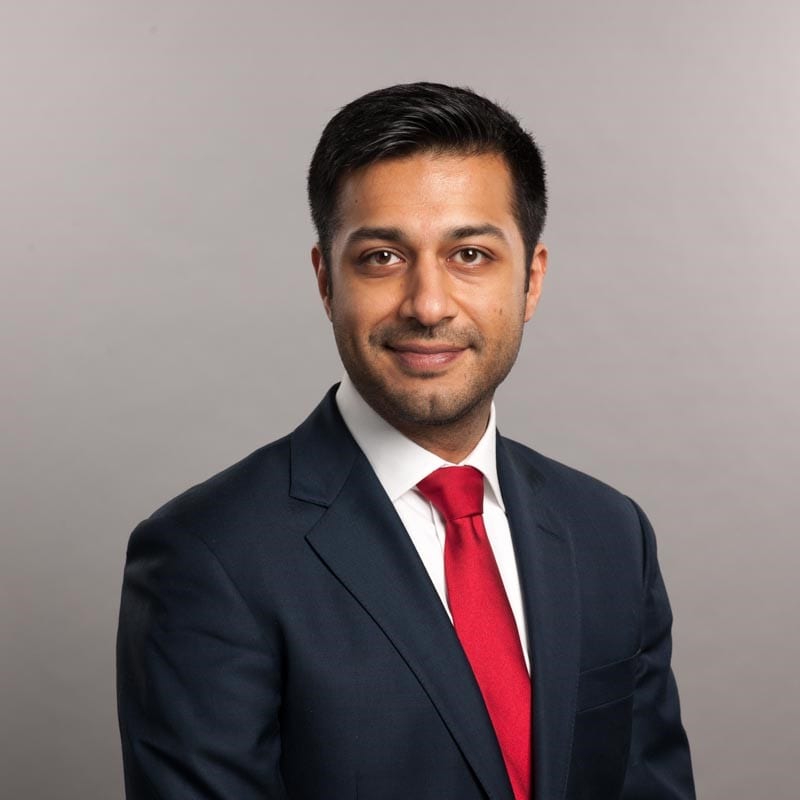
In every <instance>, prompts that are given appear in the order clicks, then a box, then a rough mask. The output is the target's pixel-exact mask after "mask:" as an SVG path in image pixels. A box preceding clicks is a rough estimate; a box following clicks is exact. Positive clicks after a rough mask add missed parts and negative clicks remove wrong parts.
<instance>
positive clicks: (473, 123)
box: [308, 82, 547, 265]
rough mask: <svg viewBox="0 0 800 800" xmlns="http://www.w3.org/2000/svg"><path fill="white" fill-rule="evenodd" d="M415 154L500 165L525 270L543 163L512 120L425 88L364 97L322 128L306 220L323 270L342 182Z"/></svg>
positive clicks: (536, 223)
mask: <svg viewBox="0 0 800 800" xmlns="http://www.w3.org/2000/svg"><path fill="white" fill-rule="evenodd" d="M420 152H435V153H448V152H455V153H463V154H465V155H482V154H486V153H492V154H496V155H500V156H502V157H503V158H504V159H505V161H506V164H507V165H508V169H509V172H510V174H511V179H512V182H513V187H514V196H513V198H512V204H513V212H514V215H515V217H516V219H517V224H518V225H519V229H520V233H521V235H522V240H523V242H524V245H525V256H526V265H530V262H531V258H532V257H533V251H534V248H535V247H536V244H537V242H538V241H539V237H540V235H541V232H542V228H543V227H544V220H545V215H546V213H547V188H546V183H545V171H544V163H543V161H542V156H541V153H540V152H539V148H538V147H537V146H536V143H535V142H534V140H533V137H532V136H531V135H530V134H529V133H528V132H527V131H525V130H523V128H522V127H521V125H520V124H519V121H518V120H517V119H516V117H514V116H513V115H512V114H510V113H509V112H508V111H506V110H505V109H503V108H501V107H500V106H498V105H497V104H496V103H493V102H491V101H490V100H487V99H486V98H485V97H481V96H480V95H479V94H476V93H475V92H473V91H472V90H471V89H467V88H462V87H454V86H445V85H444V84H441V83H424V82H423V83H405V84H399V85H397V86H390V87H388V88H386V89H378V90H377V91H374V92H369V93H368V94H365V95H363V96H362V97H359V98H358V99H356V100H353V101H352V102H351V103H348V104H347V105H346V106H344V107H343V108H342V109H340V110H339V112H338V113H337V114H336V115H335V116H334V117H333V118H332V119H331V120H330V122H328V124H327V125H326V126H325V130H323V132H322V136H321V137H320V140H319V144H318V145H317V149H316V150H315V151H314V156H313V158H312V159H311V167H310V168H309V171H308V199H309V203H310V205H311V217H312V219H313V221H314V225H315V227H316V229H317V236H318V238H319V247H320V250H321V251H322V257H323V258H324V260H325V262H326V263H327V264H329V265H330V255H331V243H332V241H333V237H334V235H335V234H336V229H337V226H338V219H337V204H338V199H339V190H340V188H341V182H342V179H343V178H345V177H346V176H347V175H349V174H350V173H351V172H353V171H354V170H356V169H358V168H359V167H364V166H367V165H368V164H373V163H375V162H376V161H382V160H383V159H388V158H400V157H403V156H409V155H412V154H414V153H420Z"/></svg>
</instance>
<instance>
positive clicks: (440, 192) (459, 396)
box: [312, 154, 547, 438]
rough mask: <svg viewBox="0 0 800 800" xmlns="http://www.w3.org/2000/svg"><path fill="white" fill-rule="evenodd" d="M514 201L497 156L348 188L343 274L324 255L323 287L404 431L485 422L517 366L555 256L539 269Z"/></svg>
mask: <svg viewBox="0 0 800 800" xmlns="http://www.w3.org/2000/svg"><path fill="white" fill-rule="evenodd" d="M511 198H512V184H511V177H510V175H509V172H508V168H507V167H506V164H505V161H504V160H503V159H502V158H501V157H499V156H496V155H474V156H462V155H455V154H446V155H434V154H417V155H413V156H409V157H406V158H398V159H391V160H386V161H380V162H378V163H376V164H373V165H371V166H368V167H365V168H363V169H361V170H358V171H356V172H355V173H353V174H352V175H350V176H349V177H348V178H347V179H346V180H345V181H344V182H343V184H342V187H341V190H340V196H339V203H338V211H339V227H338V230H337V232H336V235H335V237H334V239H333V242H332V246H331V264H325V263H324V262H323V259H322V256H321V253H320V251H319V249H318V248H315V249H314V251H313V253H312V260H313V262H314V267H315V270H316V272H317V280H318V284H319V290H320V294H321V296H322V299H323V302H324V305H325V309H326V311H327V313H328V316H329V317H330V319H331V322H332V323H333V332H334V336H335V338H336V344H337V347H338V349H339V354H340V356H341V358H342V362H343V363H344V366H345V369H346V370H347V372H348V374H349V375H350V378H351V379H352V381H353V383H354V385H355V386H356V388H357V389H358V390H359V392H360V393H361V395H362V396H363V397H364V399H365V400H366V401H367V402H368V403H369V404H370V405H371V406H372V407H373V408H374V409H375V410H376V411H377V412H378V413H379V414H381V416H383V417H384V418H385V419H386V420H387V421H388V422H389V423H391V424H392V425H394V426H395V427H396V428H398V429H399V430H401V431H403V432H406V433H408V432H409V431H413V430H414V429H418V428H419V427H420V426H446V425H449V424H453V423H457V422H459V421H462V420H463V419H464V418H465V417H468V416H469V415H474V416H475V417H476V419H477V418H480V417H481V415H483V416H482V419H483V425H484V426H485V423H486V419H487V415H488V410H489V405H490V403H491V399H492V396H493V394H494V390H495V389H496V387H497V386H498V384H499V383H500V382H501V381H502V380H503V379H504V378H505V376H506V375H507V374H508V371H509V370H510V369H511V366H512V364H513V363H514V360H515V359H516V356H517V352H518V350H519V345H520V341H521V338H522V328H523V325H524V323H525V322H527V321H528V320H529V319H530V318H531V316H532V315H533V312H534V309H535V307H536V302H537V300H538V298H539V293H540V291H541V284H542V278H543V276H544V273H545V270H546V267H547V251H546V250H545V249H544V248H543V247H542V246H541V245H539V246H537V248H536V251H535V254H534V256H533V259H532V263H531V264H526V263H525V255H524V252H525V248H524V245H523V241H522V237H521V235H520V232H519V229H518V226H517V222H516V219H515V217H514V214H513V212H512V206H511ZM528 271H530V282H529V285H528V288H527V290H526V288H525V284H526V273H527V272H528ZM412 438H413V437H412Z"/></svg>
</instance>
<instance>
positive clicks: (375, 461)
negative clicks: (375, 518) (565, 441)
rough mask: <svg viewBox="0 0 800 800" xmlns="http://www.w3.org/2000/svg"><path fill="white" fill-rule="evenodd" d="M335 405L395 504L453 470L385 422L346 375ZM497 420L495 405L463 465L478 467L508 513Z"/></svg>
mask: <svg viewBox="0 0 800 800" xmlns="http://www.w3.org/2000/svg"><path fill="white" fill-rule="evenodd" d="M336 404H337V405H338V407H339V412H340V413H341V415H342V418H343V419H344V422H345V425H347V427H348V429H349V430H350V433H351V434H352V435H353V438H354V439H355V440H356V443H357V444H358V446H359V447H360V448H361V450H362V451H363V452H364V455H365V456H366V457H367V461H369V463H370V465H371V466H372V469H373V470H375V474H376V475H377V476H378V480H379V481H380V482H381V485H382V486H383V488H384V490H385V491H386V494H388V495H389V499H390V500H391V501H392V502H393V503H394V502H396V501H397V500H398V499H399V498H400V497H402V496H403V495H404V494H405V493H406V492H408V491H410V490H411V489H413V488H415V487H416V485H417V484H418V483H419V482H420V481H421V480H422V479H423V478H425V477H426V476H428V475H430V474H431V472H433V471H434V470H436V469H438V468H439V467H445V466H450V467H452V466H453V464H451V463H450V462H448V461H445V460H444V459H443V458H441V456H437V455H436V454H435V453H431V452H430V451H429V450H426V449H425V448H424V447H420V446H419V445H418V444H416V442H412V441H411V439H409V438H408V437H407V436H404V435H403V434H402V433H400V431H398V430H397V428H394V427H392V426H391V425H390V424H389V423H388V422H386V420H385V419H384V418H383V417H381V416H380V414H378V413H377V412H376V411H375V410H374V409H373V408H372V406H370V405H369V404H368V403H367V402H366V400H364V398H363V397H362V396H361V395H360V394H359V393H358V391H357V389H356V387H355V386H354V385H353V382H352V381H351V380H350V378H349V377H348V376H347V375H345V376H344V378H343V379H342V382H341V384H340V385H339V388H338V389H337V390H336ZM495 418H496V414H495V407H494V403H492V406H491V411H490V414H489V424H488V425H487V426H486V431H485V432H484V434H483V436H482V437H481V438H480V441H479V442H478V444H477V445H475V449H474V450H473V451H472V452H471V453H470V454H469V455H468V456H467V457H466V458H465V459H464V460H463V461H462V462H461V465H466V466H471V467H475V468H476V469H478V470H480V471H481V472H482V473H483V475H484V477H485V478H486V483H487V485H488V487H489V489H490V490H491V492H492V494H493V495H494V499H495V500H496V502H497V504H498V505H499V506H500V508H502V509H503V510H504V511H505V505H504V504H503V496H502V495H501V493H500V481H499V480H498V478H497V451H496V440H497V429H496V423H495Z"/></svg>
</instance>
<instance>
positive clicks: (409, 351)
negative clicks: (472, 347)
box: [387, 342, 467, 372]
mask: <svg viewBox="0 0 800 800" xmlns="http://www.w3.org/2000/svg"><path fill="white" fill-rule="evenodd" d="M387 349H388V350H389V352H390V353H392V355H393V356H394V358H395V360H396V361H397V362H398V363H399V364H400V366H401V367H402V368H403V369H404V370H405V371H407V372H435V371H440V370H444V369H446V368H447V367H448V366H450V364H452V363H453V362H454V361H456V360H457V359H458V358H460V356H461V355H462V354H463V353H464V351H465V350H466V349H467V348H465V347H458V346H456V345H447V344H437V343H435V342H426V343H424V344H423V343H419V344H405V343H404V344H398V345H394V346H392V345H387Z"/></svg>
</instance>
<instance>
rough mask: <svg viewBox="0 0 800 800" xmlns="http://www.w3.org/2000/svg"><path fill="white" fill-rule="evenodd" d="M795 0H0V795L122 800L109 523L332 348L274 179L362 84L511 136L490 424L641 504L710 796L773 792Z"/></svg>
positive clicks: (299, 385)
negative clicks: (527, 217)
mask: <svg viewBox="0 0 800 800" xmlns="http://www.w3.org/2000/svg"><path fill="white" fill-rule="evenodd" d="M798 26H800V7H799V6H798V5H797V4H796V3H790V2H783V3H781V2H759V3H757V2H749V1H748V0H737V1H736V2H725V3H722V2H719V3H711V2H692V3H689V2H685V1H684V0H678V2H676V0H671V2H668V3H667V2H650V3H641V2H615V3H605V4H602V3H591V2H583V3H558V4H556V3H536V2H527V3H524V4H519V5H517V4H513V3H508V2H500V1H499V0H495V1H494V2H491V3H477V2H455V1H454V0H447V1H446V2H439V3H427V4H424V5H423V4H420V5H419V6H417V5H416V4H409V5H405V4H390V3H387V2H373V3H355V2H339V3H336V4H332V5H330V6H322V5H321V4H315V7H311V5H310V4H309V5H307V4H304V3H298V2H295V3H290V4H288V7H287V6H284V5H283V4H281V5H277V4H275V5H274V6H273V5H272V4H269V3H264V2H244V1H243V0H238V1H236V2H232V1H231V0H228V1H227V2H225V3H213V2H198V1H197V0H193V1H190V0H172V1H171V2H167V1H166V0H164V1H163V2H155V1H154V0H144V1H143V0H135V1H134V0H128V1H127V2H107V1H105V0H71V2H69V3H65V2H55V1H54V2H41V1H40V0H33V2H30V1H29V2H26V3H19V4H11V3H4V4H3V10H2V12H0V74H1V75H2V76H3V77H2V83H1V84H0V113H1V114H2V118H1V119H2V121H0V181H1V183H0V186H2V190H1V191H0V265H1V267H2V282H1V283H0V335H1V336H2V350H1V351H0V369H1V370H2V372H1V373H0V374H2V389H1V392H2V394H1V395H0V397H1V398H2V405H1V406H0V409H1V410H0V413H2V427H1V429H0V452H2V461H1V462H0V468H1V469H2V475H1V476H0V477H1V478H2V480H0V493H2V496H1V497H0V501H1V502H2V518H3V529H2V539H1V540H0V548H1V549H0V637H1V648H0V737H1V738H0V781H2V784H1V785H0V791H2V795H3V796H4V797H23V798H56V797H58V798H60V799H61V800H69V799H70V798H76V799H77V798H81V800H85V798H120V797H121V795H122V788H121V787H122V783H121V765H120V756H119V745H118V740H117V730H116V717H115V700H114V678H113V645H114V634H115V626H116V615H117V610H118V598H119V585H120V579H121V572H122V566H123V558H124V550H125V544H126V540H127V536H128V534H129V532H130V530H131V529H132V527H133V526H134V525H135V523H136V522H137V521H138V520H139V519H140V518H142V517H143V516H146V515H147V514H148V513H150V511H152V510H153V509H154V508H155V507H156V506H157V505H160V504H161V503H162V502H164V501H165V500H167V499H168V498H169V497H170V496H172V495H174V494H176V493H177V492H179V491H180V490H182V489H183V488H185V487H186V486H188V485H189V484H191V483H194V482H197V481H199V480H201V479H203V478H205V477H207V476H208V475H210V474H212V473H213V472H216V471H217V470H219V469H220V468H222V467H224V466H226V465H227V464H229V463H231V462H232V461H234V460H236V459H238V458H239V457H241V456H243V455H245V454H246V453H248V452H249V451H251V450H253V449H255V447H257V446H258V445H259V444H261V443H263V442H266V441H268V440H270V439H272V438H274V437H277V436H278V435H281V434H283V433H284V432H286V431H287V430H289V429H291V428H292V427H293V426H295V425H296V424H297V423H298V422H300V421H301V419H302V418H303V417H304V416H305V414H306V413H307V412H308V411H309V410H310V409H311V408H312V406H313V405H314V404H315V403H316V402H317V400H318V398H319V397H320V396H321V395H322V393H323V391H324V390H325V389H326V388H327V386H328V385H329V384H330V383H331V382H333V381H334V380H336V379H337V378H338V376H339V374H340V370H341V367H340V365H339V362H338V359H337V357H336V355H335V350H334V347H333V344H332V338H331V335H330V331H329V326H328V323H327V321H326V319H325V316H324V314H323V312H322V309H321V307H320V305H319V302H318V299H317V297H316V290H315V287H314V282H313V279H312V270H311V266H310V262H309V256H308V254H309V249H310V247H311V244H312V242H313V235H312V230H311V227H310V224H309V222H308V215H307V212H306V206H305V197H304V178H305V170H306V166H307V163H308V160H309V158H310V154H311V151H312V149H313V146H314V144H315V142H316V139H317V137H318V135H319V133H320V131H321V128H322V126H323V124H324V122H325V121H326V120H327V119H328V117H329V116H330V115H331V114H332V113H333V112H334V111H335V110H336V109H337V108H338V107H339V106H341V105H342V104H343V103H345V102H347V101H348V100H350V99H352V98H353V97H355V96H357V95H358V94H360V93H362V92H364V91H367V90H369V89H373V88H376V87H378V86H381V85H385V84H389V83H394V82H404V81H409V80H418V79H434V80H440V81H445V82H451V83H457V84H465V85H470V86H472V87H473V88H475V89H477V90H478V91H480V92H482V93H485V94H487V95H488V96H490V97H492V98H494V99H496V100H498V101H500V102H501V103H504V104H506V105H508V107H509V108H511V109H512V110H513V111H514V112H515V113H517V114H518V115H519V116H520V118H521V119H522V121H523V123H524V124H525V125H526V126H527V127H529V128H530V129H531V130H532V131H534V133H535V135H536V136H537V138H538V140H539V141H540V143H541V145H542V147H543V149H544V152H545V156H546V159H547V162H548V165H549V174H550V181H551V187H552V212H551V216H550V221H549V224H548V226H547V229H546V232H545V240H546V242H547V243H548V245H549V247H550V252H551V267H550V272H549V274H548V277H547V280H546V282H545V291H544V296H543V300H542V303H541V305H540V308H539V311H538V313H537V316H536V317H535V318H534V321H533V322H532V324H531V325H530V326H529V327H528V330H527V338H526V343H525V346H524V348H523V352H522V354H521V356H520V361H519V363H518V365H517V367H516V371H515V372H514V373H513V376H512V377H511V378H510V379H509V380H508V382H507V383H506V385H505V386H504V387H503V388H502V390H501V393H500V396H499V411H500V424H501V429H502V430H503V432H504V433H506V434H508V435H512V436H515V437H517V438H521V439H523V440H524V441H526V442H528V443H530V444H532V445H533V446H534V447H536V448H537V449H539V450H542V451H544V452H545V453H548V454H549V455H551V456H554V457H556V458H558V459H560V460H563V461H566V462H568V463H571V464H573V465H574V466H577V467H579V468H581V469H584V470H586V471H589V472H591V473H594V474H597V475H599V476H600V477H602V478H603V479H605V480H606V481H608V482H610V483H613V484H615V485H616V486H618V487H619V488H620V489H622V490H623V491H625V492H626V493H629V494H631V495H633V496H634V497H635V498H636V499H637V500H638V501H640V502H641V503H642V504H643V505H644V506H645V508H646V509H647V511H648V513H649V515H650V516H651V518H652V520H653V522H654V524H655V527H656V531H657V532H658V535H659V540H660V553H661V559H662V564H663V570H664V573H665V575H666V579H667V582H668V586H669V588H670V591H671V596H672V601H673V606H674V610H675V615H676V619H677V624H676V631H675V667H676V671H677V673H678V677H679V682H680V686H681V690H682V698H683V706H684V717H685V723H686V726H687V729H688V731H689V733H690V737H691V740H692V744H693V752H694V759H695V765H696V773H697V782H698V787H699V790H700V795H701V796H702V797H704V798H707V799H708V800H712V799H716V800H728V799H729V798H750V797H769V798H771V800H779V799H780V798H787V800H788V798H795V797H796V796H797V791H798V781H797V780H796V778H795V776H796V774H797V758H798V755H799V754H800V748H799V747H798V744H800V712H799V710H798V698H799V697H800V692H799V691H798V690H799V689H800V687H798V678H797V662H798V655H800V654H799V653H798V650H799V649H800V648H799V647H798V635H797V629H796V625H797V619H796V618H797V614H796V612H797V610H798V602H797V592H796V589H795V578H796V574H797V566H796V565H797V561H798V545H797V536H796V534H797V518H798V511H799V510H800V509H798V499H797V497H798V492H797V488H796V485H795V484H796V481H797V478H798V474H800V473H799V469H798V468H799V467H800V463H798V462H799V461H800V458H799V457H798V415H797V412H796V405H797V397H796V395H797V392H798V388H800V358H799V357H798V356H799V355H800V347H798V345H799V344H800V341H799V339H800V335H799V333H798V331H799V330H800V328H799V326H798V323H797V320H796V315H797V305H798V300H799V299H800V297H799V296H798V295H799V294H800V292H799V291H798V289H799V288H800V287H799V285H798V283H799V282H798V257H797V231H798V222H797V216H798V210H799V209H800V188H799V187H800V149H799V148H798V143H799V142H800V102H799V101H800V97H799V96H798V95H799V94H800V92H798V81H799V80H800V46H798V45H799V40H800V37H799V36H798V32H799V31H800V27H798Z"/></svg>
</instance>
